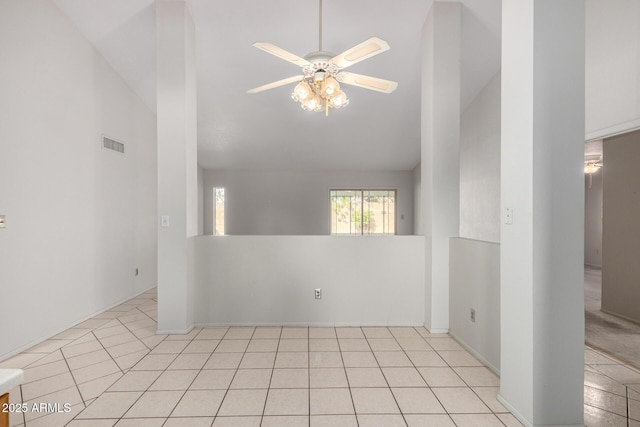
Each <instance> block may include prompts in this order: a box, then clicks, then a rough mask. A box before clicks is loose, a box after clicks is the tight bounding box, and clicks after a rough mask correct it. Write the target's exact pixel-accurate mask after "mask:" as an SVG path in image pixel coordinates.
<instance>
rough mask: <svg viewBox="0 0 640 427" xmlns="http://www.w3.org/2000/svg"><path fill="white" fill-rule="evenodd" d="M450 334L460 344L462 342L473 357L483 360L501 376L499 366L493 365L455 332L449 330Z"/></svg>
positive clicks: (483, 362) (484, 363)
mask: <svg viewBox="0 0 640 427" xmlns="http://www.w3.org/2000/svg"><path fill="white" fill-rule="evenodd" d="M449 335H451V337H452V338H453V339H454V340H456V341H457V342H458V344H460V345H461V346H462V347H463V348H464V349H465V350H467V351H468V352H469V353H471V354H472V355H473V357H475V358H476V359H478V360H479V361H481V362H482V364H483V365H484V366H486V367H487V368H489V370H491V371H492V372H493V373H494V374H496V375H497V376H498V377H499V376H500V369H499V368H498V367H497V366H493V364H491V363H490V362H489V361H488V360H487V359H485V357H484V356H483V355H481V354H480V353H478V352H477V351H476V350H475V349H474V348H473V347H471V346H470V345H469V344H467V343H466V342H465V341H464V340H463V339H461V338H460V337H459V336H457V335H456V334H454V333H453V332H449Z"/></svg>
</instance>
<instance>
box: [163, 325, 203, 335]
mask: <svg viewBox="0 0 640 427" xmlns="http://www.w3.org/2000/svg"><path fill="white" fill-rule="evenodd" d="M194 327H195V325H191V326H189V327H188V328H187V329H158V330H156V335H186V334H188V333H189V332H191V331H192V330H193V328H194Z"/></svg>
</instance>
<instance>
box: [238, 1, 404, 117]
mask: <svg viewBox="0 0 640 427" xmlns="http://www.w3.org/2000/svg"><path fill="white" fill-rule="evenodd" d="M319 6H320V22H319V26H318V27H319V31H318V32H319V43H318V45H319V46H318V47H319V48H318V51H316V52H311V53H310V54H308V55H306V56H305V57H304V58H301V57H299V56H297V55H294V54H293V53H291V52H287V51H286V50H284V49H282V48H280V47H278V46H275V45H273V44H271V43H265V42H257V43H254V44H253V46H254V47H257V48H258V49H261V50H264V51H265V52H267V53H270V54H272V55H274V56H277V57H278V58H280V59H284V60H285V61H288V62H291V63H292V64H295V65H298V66H299V67H301V68H302V73H303V75H301V76H293V77H289V78H286V79H282V80H278V81H275V82H272V83H268V84H266V85H262V86H259V87H256V88H253V89H250V90H248V91H247V93H249V94H252V93H258V92H262V91H265V90H269V89H273V88H276V87H279V86H284V85H286V84H290V83H294V82H298V85H297V86H296V87H295V88H294V89H293V93H292V94H291V98H292V99H293V100H294V101H296V102H299V103H300V106H301V107H302V108H303V109H304V110H307V111H323V110H324V111H325V113H326V115H327V116H328V115H329V109H330V108H342V107H344V106H346V105H348V104H349V98H348V97H347V95H346V94H345V93H344V91H343V90H342V88H341V87H340V83H344V84H347V85H352V86H357V87H361V88H364V89H370V90H375V91H377V92H383V93H391V92H393V91H394V90H395V89H396V87H397V86H398V83H396V82H393V81H390V80H384V79H379V78H377V77H370V76H364V75H360V74H354V73H348V72H345V71H342V70H344V69H345V68H347V67H349V66H351V65H353V64H356V63H358V62H360V61H363V60H365V59H367V58H370V57H372V56H374V55H377V54H379V53H382V52H385V51H387V50H389V48H390V47H389V44H388V43H387V42H385V41H384V40H382V39H380V38H378V37H371V38H370V39H368V40H365V41H364V42H362V43H360V44H358V45H357V46H354V47H352V48H351V49H348V50H346V51H345V52H343V53H341V54H339V55H334V54H332V53H329V52H325V51H323V50H322V0H319Z"/></svg>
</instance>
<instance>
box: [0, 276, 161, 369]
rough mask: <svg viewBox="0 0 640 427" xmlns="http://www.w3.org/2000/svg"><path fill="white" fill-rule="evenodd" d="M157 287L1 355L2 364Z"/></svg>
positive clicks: (152, 287) (154, 286)
mask: <svg viewBox="0 0 640 427" xmlns="http://www.w3.org/2000/svg"><path fill="white" fill-rule="evenodd" d="M156 287H157V285H153V286H151V287H150V288H147V289H145V290H143V291H141V292H138V293H137V294H134V295H132V296H129V297H126V298H124V299H122V300H120V301H118V302H116V303H113V304H111V305H110V306H108V307H106V308H103V309H101V310H98V311H96V312H95V313H93V314H90V315H88V316H85V317H83V318H81V319H80V320H77V321H75V322H73V323H70V324H69V325H67V326H65V327H63V328H60V329H57V330H56V331H55V332H53V333H52V334H47V335H45V336H43V337H40V338H36V339H35V340H33V341H30V342H29V343H27V344H25V345H23V346H22V347H18V348H17V349H15V350H11V351H10V352H9V353H6V354H3V355H0V362H2V361H4V360H7V359H9V358H10V357H13V356H15V355H16V354H19V353H22V352H23V351H25V350H28V349H30V348H31V347H33V346H36V345H38V344H40V343H41V342H43V341H46V340H48V339H51V338H52V337H54V336H56V335H58V334H60V333H62V332H64V331H66V330H67V329H71V328H73V327H74V326H76V325H78V324H80V323H82V322H84V321H85V320H89V319H91V318H92V317H95V316H97V315H98V314H102V313H104V312H105V311H109V310H111V309H112V308H113V307H117V306H119V305H120V304H122V303H125V302H127V301H129V300H130V299H134V298H136V297H139V296H140V295H142V294H144V293H145V292H149V291H150V290H151V289H154V288H156Z"/></svg>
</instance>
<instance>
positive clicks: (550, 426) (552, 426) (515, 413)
mask: <svg viewBox="0 0 640 427" xmlns="http://www.w3.org/2000/svg"><path fill="white" fill-rule="evenodd" d="M496 398H497V399H498V402H500V403H502V406H504V407H505V408H507V409H508V410H509V412H511V414H512V415H513V416H514V417H516V418H517V419H518V421H520V422H521V423H522V424H523V425H524V426H525V427H533V424H532V423H530V422H529V421H528V420H527V419H526V418H524V417H523V416H522V414H521V413H520V412H518V411H517V410H516V409H515V408H514V407H513V406H511V405H510V404H509V402H507V401H506V400H505V398H504V397H502V395H501V394H500V393H498V396H497V397H496ZM545 427H584V424H545Z"/></svg>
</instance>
